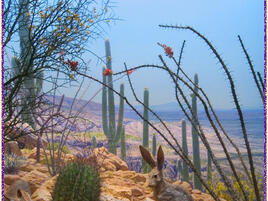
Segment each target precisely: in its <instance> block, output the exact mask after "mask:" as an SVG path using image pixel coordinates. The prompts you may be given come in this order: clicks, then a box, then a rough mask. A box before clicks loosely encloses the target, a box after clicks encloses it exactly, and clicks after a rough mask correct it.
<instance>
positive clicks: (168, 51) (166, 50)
mask: <svg viewBox="0 0 268 201" xmlns="http://www.w3.org/2000/svg"><path fill="white" fill-rule="evenodd" d="M158 45H160V46H161V47H163V48H164V50H165V53H166V55H167V56H168V57H169V58H171V57H173V54H174V53H173V51H172V48H171V47H169V46H166V45H165V44H161V43H158Z"/></svg>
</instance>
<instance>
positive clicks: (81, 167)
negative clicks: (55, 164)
mask: <svg viewBox="0 0 268 201" xmlns="http://www.w3.org/2000/svg"><path fill="white" fill-rule="evenodd" d="M99 196H100V177H99V173H98V171H97V170H96V169H95V168H93V167H90V166H87V165H85V164H83V163H79V162H72V163H69V164H68V165H67V166H65V167H64V168H63V169H62V170H61V172H60V174H59V176H58V178H57V181H56V184H55V187H54V190H53V194H52V200H53V201H84V200H87V201H95V200H98V199H99Z"/></svg>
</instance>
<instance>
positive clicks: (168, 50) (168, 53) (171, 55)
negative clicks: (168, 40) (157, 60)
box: [165, 46, 174, 58]
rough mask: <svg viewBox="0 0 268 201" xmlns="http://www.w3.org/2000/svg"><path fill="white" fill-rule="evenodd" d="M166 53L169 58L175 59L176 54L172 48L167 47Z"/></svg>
mask: <svg viewBox="0 0 268 201" xmlns="http://www.w3.org/2000/svg"><path fill="white" fill-rule="evenodd" d="M165 53H166V55H167V56H168V57H169V58H171V57H173V54H174V53H173V51H172V49H171V47H169V46H166V47H165Z"/></svg>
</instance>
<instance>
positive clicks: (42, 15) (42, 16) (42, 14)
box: [40, 11, 45, 19]
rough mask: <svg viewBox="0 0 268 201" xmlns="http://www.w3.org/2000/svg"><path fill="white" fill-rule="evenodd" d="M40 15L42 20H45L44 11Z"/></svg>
mask: <svg viewBox="0 0 268 201" xmlns="http://www.w3.org/2000/svg"><path fill="white" fill-rule="evenodd" d="M40 15H41V18H42V19H44V18H45V16H44V13H43V11H40Z"/></svg>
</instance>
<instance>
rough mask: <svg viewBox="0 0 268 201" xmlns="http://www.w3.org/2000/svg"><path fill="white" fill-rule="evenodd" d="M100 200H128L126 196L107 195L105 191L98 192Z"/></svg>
mask: <svg viewBox="0 0 268 201" xmlns="http://www.w3.org/2000/svg"><path fill="white" fill-rule="evenodd" d="M100 201H129V199H126V198H120V199H119V198H115V197H113V196H111V195H107V194H105V193H101V194H100Z"/></svg>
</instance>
